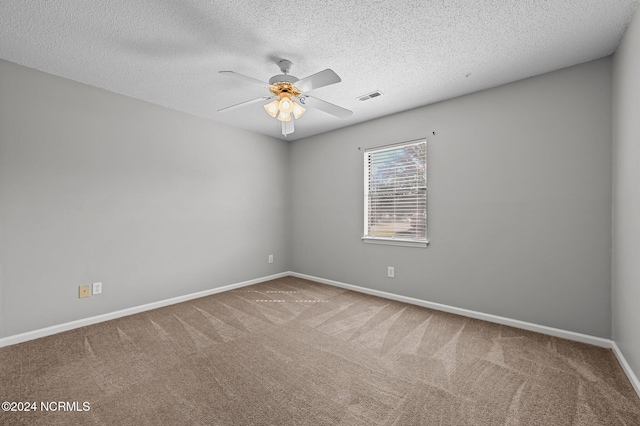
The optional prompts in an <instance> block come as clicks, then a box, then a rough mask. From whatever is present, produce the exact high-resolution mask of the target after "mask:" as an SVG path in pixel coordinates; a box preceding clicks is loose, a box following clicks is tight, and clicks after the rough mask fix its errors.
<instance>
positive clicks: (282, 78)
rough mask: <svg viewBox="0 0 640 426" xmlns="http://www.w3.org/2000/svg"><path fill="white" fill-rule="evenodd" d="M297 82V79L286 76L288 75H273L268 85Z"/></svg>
mask: <svg viewBox="0 0 640 426" xmlns="http://www.w3.org/2000/svg"><path fill="white" fill-rule="evenodd" d="M298 80H300V79H299V78H298V77H294V76H292V75H288V74H280V75H274V76H273V77H271V78H270V79H269V84H275V83H295V82H296V81H298Z"/></svg>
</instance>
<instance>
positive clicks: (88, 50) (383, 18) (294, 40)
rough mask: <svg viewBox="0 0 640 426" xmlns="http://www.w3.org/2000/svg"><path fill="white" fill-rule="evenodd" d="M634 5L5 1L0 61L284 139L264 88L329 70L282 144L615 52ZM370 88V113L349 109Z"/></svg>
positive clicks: (0, 11)
mask: <svg viewBox="0 0 640 426" xmlns="http://www.w3.org/2000/svg"><path fill="white" fill-rule="evenodd" d="M639 1H640V0H527V1H519V0H423V1H418V0H387V1H379V0H374V1H353V0H340V1H337V0H306V1H290V0H281V1H259V0H245V1H238V0H234V1H230V0H215V1H211V0H182V1H178V0H138V1H136V0H133V1H132V0H103V1H82V0H71V1H69V0H66V1H63V0H32V1H20V0H2V1H1V2H0V58H2V59H6V60H8V61H11V62H15V63H18V64H21V65H25V66H27V67H31V68H35V69H38V70H41V71H45V72H48V73H51V74H54V75H58V76H62V77H66V78H69V79H71V80H75V81H79V82H82V83H86V84H89V85H92V86H96V87H100V88H104V89H107V90H110V91H113V92H116V93H121V94H124V95H128V96H131V97H134V98H138V99H142V100H145V101H149V102H152V103H154V104H158V105H163V106H166V107H169V108H173V109H176V110H179V111H184V112H187V113H190V114H193V115H196V116H200V117H205V118H208V119H211V120H214V121H217V122H221V123H226V124H229V125H232V126H236V127H240V128H244V129H248V130H251V131H254V132H257V133H262V134H266V135H270V136H273V137H277V138H284V137H283V136H282V134H281V133H280V123H279V122H278V121H277V120H275V119H274V118H271V117H269V116H268V115H267V114H266V112H265V111H264V109H263V108H262V104H261V103H256V104H253V105H250V106H247V107H245V108H242V109H237V110H233V111H230V112H226V113H218V112H217V110H218V109H220V108H223V107H226V106H230V105H234V104H237V103H240V102H243V101H246V100H250V99H253V98H257V97H259V96H262V95H268V94H269V93H268V92H267V90H266V89H261V88H260V87H259V86H257V85H253V84H251V83H250V82H246V83H245V82H243V81H242V80H239V79H234V78H231V77H229V76H225V75H222V74H218V71H220V70H232V71H236V72H239V73H242V74H245V75H248V76H251V77H255V78H257V79H259V80H263V81H267V80H268V79H269V78H270V77H271V76H273V75H275V74H280V71H279V69H278V67H277V66H276V65H275V63H276V62H277V61H278V60H279V59H288V60H290V61H292V62H293V67H292V69H291V74H292V75H294V76H297V77H298V78H303V77H306V76H308V75H310V74H314V73H316V72H318V71H321V70H323V69H325V68H331V69H333V70H334V71H335V72H336V73H337V74H338V75H339V76H340V77H341V78H342V82H341V83H338V84H335V85H332V86H327V87H323V88H320V89H317V90H314V91H312V92H311V94H312V95H314V96H316V97H319V98H321V99H323V100H325V101H328V102H331V103H335V104H337V105H340V106H342V107H344V108H348V109H350V110H352V111H353V112H354V113H353V115H352V116H351V117H350V118H348V119H346V120H342V119H339V118H336V117H333V116H330V115H328V114H326V113H324V112H322V111H318V110H308V112H307V113H306V114H305V115H304V116H303V117H301V118H300V119H299V120H297V121H296V130H295V133H293V134H291V135H289V136H288V137H287V139H289V140H295V139H299V138H302V137H307V136H311V135H315V134H318V133H323V132H326V131H330V130H333V129H337V128H340V127H345V126H349V125H352V124H355V123H359V122H363V121H367V120H371V119H374V118H377V117H381V116H384V115H389V114H393V113H396V112H400V111H404V110H407V109H411V108H415V107H418V106H422V105H427V104H430V103H433V102H437V101H440V100H444V99H450V98H453V97H456V96H460V95H464V94H467V93H471V92H475V91H478V90H482V89H486V88H490V87H495V86H498V85H501V84H504V83H508V82H511V81H515V80H520V79H523V78H526V77H530V76H533V75H537V74H541V73H545V72H548V71H553V70H556V69H559V68H564V67H567V66H570V65H575V64H579V63H583V62H586V61H589V60H593V59H597V58H601V57H603V56H607V55H610V54H611V53H613V52H614V51H615V49H616V47H617V45H618V43H619V41H620V38H621V37H622V34H623V32H624V29H625V28H626V25H627V24H628V22H629V20H630V19H631V15H632V13H633V11H634V10H635V8H636V6H637V5H638V2H639ZM374 90H380V91H382V93H383V96H381V97H378V98H373V99H371V100H368V101H364V102H362V101H359V100H357V99H356V98H357V97H358V96H360V95H363V94H365V93H368V92H371V91H374Z"/></svg>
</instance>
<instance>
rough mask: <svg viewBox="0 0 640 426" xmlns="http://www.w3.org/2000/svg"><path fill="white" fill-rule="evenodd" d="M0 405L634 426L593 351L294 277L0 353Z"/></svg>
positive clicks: (166, 415) (77, 415) (105, 413)
mask: <svg viewBox="0 0 640 426" xmlns="http://www.w3.org/2000/svg"><path fill="white" fill-rule="evenodd" d="M0 398H2V400H3V401H9V402H11V401H16V402H29V403H31V402H35V403H36V405H35V406H36V410H35V411H30V412H25V411H18V412H13V411H7V412H0V424H2V425H14V424H16V425H18V424H29V425H31V424H35V425H40V424H42V425H76V424H77V425H154V426H155V425H225V426H227V425H242V426H245V425H278V426H280V425H314V426H320V425H367V426H372V425H394V426H404V425H410V426H411V425H553V426H561V425H640V399H639V398H638V396H637V394H636V393H635V392H634V390H633V388H632V386H631V384H630V382H629V381H628V379H627V377H626V376H625V374H624V372H623V371H622V369H621V367H620V366H619V364H618V362H617V360H616V358H615V356H614V355H613V353H612V352H611V351H610V350H608V349H603V348H599V347H595V346H590V345H586V344H581V343H576V342H572V341H568V340H564V339H559V338H555V337H550V336H546V335H542V334H538V333H533V332H528V331H523V330H519V329H515V328H511V327H507V326H503V325H497V324H493V323H488V322H484V321H479V320H475V319H470V318H466V317H462V316H457V315H453V314H448V313H443V312H439V311H434V310H431V309H427V308H422V307H418V306H414V305H408V304H404V303H400V302H395V301H390V300H386V299H382V298H378V297H374V296H369V295H365V294H360V293H356V292H353V291H348V290H344V289H341V288H336V287H332V286H327V285H324V284H319V283H315V282H311V281H306V280H302V279H299V278H294V277H285V278H281V279H277V280H273V281H268V282H264V283H260V284H256V285H253V286H249V287H244V288H242V289H238V290H233V291H228V292H224V293H219V294H215V295H212V296H207V297H203V298H200V299H195V300H192V301H188V302H184V303H180V304H176V305H172V306H168V307H164V308H160V309H155V310H152V311H148V312H144V313H140V314H136V315H131V316H128V317H123V318H119V319H115V320H112V321H107V322H103V323H99V324H95V325H91V326H88V327H83V328H79V329H75V330H72V331H68V332H64V333H60V334H57V335H53V336H49V337H44V338H40V339H37V340H33V341H29V342H25V343H21V344H18V345H13V346H9V347H5V348H1V349H0ZM42 404H44V406H43V405H42ZM52 407H53V410H51V408H52ZM22 408H23V409H24V404H23V407H22ZM46 409H49V411H46Z"/></svg>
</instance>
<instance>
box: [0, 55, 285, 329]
mask: <svg viewBox="0 0 640 426" xmlns="http://www.w3.org/2000/svg"><path fill="white" fill-rule="evenodd" d="M288 149H289V148H288V143H287V142H283V141H280V140H276V139H273V138H269V137H266V136H260V135H256V134H252V133H249V132H246V131H242V130H238V129H234V128H231V127H227V126H222V125H219V124H216V123H213V122H210V121H208V120H203V119H199V118H196V117H193V116H190V115H187V114H183V113H180V112H176V111H173V110H169V109H166V108H162V107H158V106H154V105H151V104H148V103H145V102H142V101H138V100H135V99H131V98H127V97H125V96H121V95H117V94H114V93H110V92H106V91H104V90H100V89H97V88H93V87H89V86H85V85H82V84H79V83H76V82H72V81H69V80H65V79H62V78H58V77H55V76H52V75H48V74H44V73H41V72H38V71H35V70H31V69H28V68H24V67H20V66H18V65H15V64H12V63H9V62H6V61H0V241H1V244H2V245H1V247H0V279H1V281H0V303H1V305H0V308H1V311H0V337H4V336H9V335H14V334H17V333H21V332H25V331H29V330H34V329H38V328H42V327H46V326H50V325H55V324H59V323H63V322H67V321H71V320H76V319H80V318H85V317H90V316H93V315H98V314H102V313H107V312H112V311H116V310H119V309H123V308H127V307H132V306H138V305H141V304H145V303H149V302H154V301H158V300H163V299H167V298H170V297H174V296H179V295H185V294H189V293H192V292H197V291H201V290H207V289H211V288H215V287H220V286H223V285H227V284H232V283H236V282H241V281H245V280H249V279H253V278H258V277H263V276H267V275H271V274H275V273H279V272H283V271H287V270H289V269H291V264H290V261H289V260H290V254H289V253H290V238H291V236H290V233H289V229H290V227H289V222H290V208H289V206H290V198H289V197H290V193H289V187H288V185H289V184H288V179H289V169H288V164H289V152H288ZM268 254H274V255H275V263H274V264H271V265H269V264H268V263H267V256H268ZM96 281H102V282H103V286H104V289H103V294H102V295H99V296H92V297H90V298H88V299H82V300H80V299H78V297H77V291H78V290H77V289H78V285H81V284H90V283H92V282H96Z"/></svg>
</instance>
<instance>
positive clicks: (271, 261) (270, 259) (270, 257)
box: [269, 254, 273, 263]
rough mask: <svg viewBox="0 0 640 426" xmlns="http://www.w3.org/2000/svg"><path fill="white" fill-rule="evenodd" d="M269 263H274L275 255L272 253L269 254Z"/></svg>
mask: <svg viewBox="0 0 640 426" xmlns="http://www.w3.org/2000/svg"><path fill="white" fill-rule="evenodd" d="M269 263H273V255H272V254H270V255H269Z"/></svg>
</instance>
